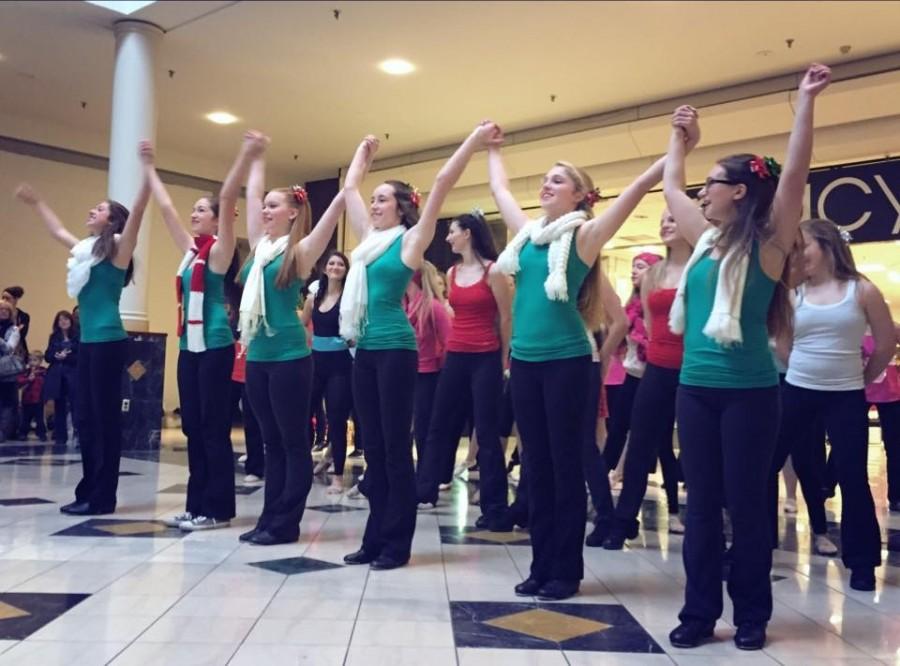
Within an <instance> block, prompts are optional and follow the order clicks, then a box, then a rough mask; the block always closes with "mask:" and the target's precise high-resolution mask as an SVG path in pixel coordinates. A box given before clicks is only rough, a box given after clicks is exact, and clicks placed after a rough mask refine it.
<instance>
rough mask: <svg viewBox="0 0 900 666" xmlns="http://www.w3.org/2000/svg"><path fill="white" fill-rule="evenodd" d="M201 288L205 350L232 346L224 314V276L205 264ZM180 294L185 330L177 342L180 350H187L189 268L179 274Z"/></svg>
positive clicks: (229, 328)
mask: <svg viewBox="0 0 900 666" xmlns="http://www.w3.org/2000/svg"><path fill="white" fill-rule="evenodd" d="M203 279H204V288H203V341H204V342H205V343H206V348H207V349H221V348H222V347H230V346H232V345H233V344H234V336H232V335H231V326H229V325H228V314H227V313H226V312H225V275H224V274H221V273H214V272H213V271H212V269H211V268H210V267H209V265H208V264H207V265H206V266H205V267H204V275H203ZM181 293H182V299H183V305H184V317H185V328H184V333H182V334H181V340H180V341H179V343H178V344H179V348H180V349H187V313H188V312H190V310H189V309H188V307H189V305H190V301H191V267H190V265H188V266H187V268H185V269H184V272H183V273H182V274H181Z"/></svg>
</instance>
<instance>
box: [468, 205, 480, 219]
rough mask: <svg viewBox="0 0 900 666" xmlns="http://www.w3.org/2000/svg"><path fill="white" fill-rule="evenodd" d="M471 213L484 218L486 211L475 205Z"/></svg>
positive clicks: (473, 215)
mask: <svg viewBox="0 0 900 666" xmlns="http://www.w3.org/2000/svg"><path fill="white" fill-rule="evenodd" d="M469 215H471V216H472V217H480V218H481V219H482V220H483V219H484V211H483V210H482V209H481V208H479V207H478V206H475V207H474V208H473V209H472V210H471V211H469Z"/></svg>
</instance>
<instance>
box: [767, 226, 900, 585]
mask: <svg viewBox="0 0 900 666" xmlns="http://www.w3.org/2000/svg"><path fill="white" fill-rule="evenodd" d="M800 233H801V236H802V239H803V248H804V252H803V256H804V259H805V261H804V269H805V278H806V279H805V280H804V282H803V284H801V285H800V287H799V288H798V289H797V297H796V299H795V301H796V303H795V308H794V318H795V325H794V334H793V339H792V340H791V352H790V358H789V360H788V369H787V376H786V377H785V382H784V386H783V388H782V391H783V405H784V414H783V415H782V420H781V432H780V433H779V436H778V442H779V446H778V447H777V449H776V452H775V461H774V465H773V466H772V484H771V487H770V491H769V492H770V500H769V502H770V503H769V518H770V521H771V524H775V523H776V522H777V520H778V513H777V511H778V486H777V478H778V476H777V475H778V472H779V471H780V470H781V468H782V467H783V466H784V463H785V459H786V458H787V456H788V455H790V456H791V459H792V460H793V463H794V467H795V469H797V470H800V472H799V474H800V478H801V479H803V478H804V473H806V474H807V475H809V476H813V477H814V473H812V470H815V468H816V464H817V458H818V456H817V455H816V448H817V447H818V448H819V450H820V451H821V448H820V447H821V446H822V440H821V439H817V438H816V437H815V432H816V430H817V428H816V423H817V422H824V425H825V429H826V430H827V432H828V439H829V440H830V441H831V455H832V456H833V458H834V459H835V461H836V463H837V464H836V465H835V469H836V471H837V478H838V482H839V483H840V486H841V547H842V553H841V557H842V559H843V562H844V566H845V567H846V568H847V569H850V571H851V573H850V587H851V588H853V589H854V590H863V591H872V590H874V589H875V567H877V566H879V565H880V564H881V530H880V529H879V527H878V518H877V517H876V515H875V502H874V501H873V499H872V491H871V489H870V488H869V477H868V473H867V463H868V446H869V418H868V412H869V403H868V402H867V400H866V394H865V386H866V384H868V383H869V382H871V381H873V380H874V379H875V378H876V377H878V376H879V375H880V374H881V373H882V372H884V369H885V368H886V367H887V365H888V363H889V362H890V360H891V358H892V356H893V355H894V348H895V338H894V324H893V322H892V321H891V311H890V309H889V308H888V306H887V303H885V302H884V297H883V296H882V295H881V292H880V291H879V290H878V287H876V286H875V285H874V284H872V283H871V282H869V281H868V280H867V279H866V278H865V277H864V276H863V275H862V274H861V273H860V272H859V271H858V270H857V269H856V264H855V263H854V261H853V255H852V254H851V253H850V245H849V235H847V238H846V240H845V239H844V238H842V236H841V231H840V230H839V229H838V227H837V225H835V224H834V223H833V222H830V221H829V220H806V221H805V222H803V223H802V224H801V225H800ZM844 233H845V234H846V232H844ZM867 327H870V328H871V330H872V338H873V341H874V345H873V352H874V353H872V354H871V356H869V358H868V359H867V360H866V361H865V362H864V361H863V358H862V356H861V355H860V353H859V352H860V348H861V347H862V345H863V338H864V337H865V333H866V328H867ZM813 485H815V484H804V487H803V494H804V498H805V499H806V503H807V505H808V506H809V512H810V516H811V521H810V522H811V525H812V528H813V540H814V547H816V550H817V551H819V552H821V551H822V550H823V549H822V548H821V547H819V546H818V543H819V542H820V541H821V539H822V536H825V538H826V539H827V534H828V532H827V523H826V518H825V495H824V493H823V492H822V489H821V484H819V485H818V487H811V486H813ZM828 543H830V542H827V541H826V544H828ZM836 551H837V548H832V549H831V552H829V553H828V554H832V555H833V554H835V553H836Z"/></svg>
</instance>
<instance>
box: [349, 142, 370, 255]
mask: <svg viewBox="0 0 900 666" xmlns="http://www.w3.org/2000/svg"><path fill="white" fill-rule="evenodd" d="M376 152H378V139H376V138H375V137H374V136H372V135H371V134H369V135H368V136H366V138H364V139H363V140H362V142H361V143H360V144H359V145H358V146H357V147H356V152H355V153H354V154H353V159H352V160H351V161H350V167H349V168H348V169H347V176H346V177H345V178H344V205H345V206H346V210H347V219H348V220H349V222H350V228H351V229H352V230H353V235H354V236H356V240H357V241H358V242H360V243H361V242H362V241H363V240H364V239H365V237H366V236H367V235H368V233H369V229H370V228H371V225H370V223H369V209H368V208H367V207H366V203H365V201H363V198H362V194H360V192H359V188H360V185H362V181H363V179H364V178H365V177H366V174H367V173H368V172H369V168H370V167H371V166H372V160H374V159H375V153H376Z"/></svg>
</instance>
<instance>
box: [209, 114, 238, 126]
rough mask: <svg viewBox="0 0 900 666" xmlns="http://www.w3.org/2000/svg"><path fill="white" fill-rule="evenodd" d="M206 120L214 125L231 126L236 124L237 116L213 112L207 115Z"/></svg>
mask: <svg viewBox="0 0 900 666" xmlns="http://www.w3.org/2000/svg"><path fill="white" fill-rule="evenodd" d="M206 119H207V120H209V121H211V122H214V123H215V124H216V125H231V124H232V123H236V122H237V116H234V115H232V114H230V113H228V112H227V111H213V112H212V113H207V114H206Z"/></svg>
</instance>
